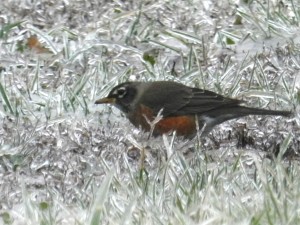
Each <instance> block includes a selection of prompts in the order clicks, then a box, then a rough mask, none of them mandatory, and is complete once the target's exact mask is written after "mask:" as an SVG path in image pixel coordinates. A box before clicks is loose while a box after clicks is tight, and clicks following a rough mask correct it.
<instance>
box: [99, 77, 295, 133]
mask: <svg viewBox="0 0 300 225" xmlns="http://www.w3.org/2000/svg"><path fill="white" fill-rule="evenodd" d="M242 102H243V101H241V100H237V99H231V98H227V97H224V96H222V95H219V94H216V93H214V92H212V91H207V90H203V89H199V88H192V87H188V86H185V85H183V84H180V83H176V82H172V81H155V82H125V83H122V84H119V85H118V86H116V87H114V88H113V89H112V90H111V91H110V93H109V94H108V96H107V97H105V98H101V99H99V100H97V101H96V102H95V104H106V103H110V104H113V105H114V106H116V107H117V108H119V109H120V110H121V111H122V112H124V113H125V115H126V117H127V118H128V119H129V120H130V122H131V123H132V124H133V125H134V126H136V127H141V128H142V129H143V130H145V131H150V129H151V126H150V124H151V123H149V121H153V120H154V119H155V118H156V116H157V115H158V113H159V112H161V119H160V120H159V121H158V122H157V123H156V124H155V127H154V129H153V133H152V134H153V135H154V136H158V135H162V134H164V133H169V132H171V131H176V135H178V136H183V137H185V138H193V137H194V136H195V135H196V134H197V130H199V129H197V128H200V130H201V129H202V133H201V135H202V136H204V135H206V134H207V133H209V132H210V131H211V129H212V128H213V127H214V126H215V125H218V124H220V123H222V122H224V121H226V120H230V119H234V118H238V117H242V116H247V115H250V114H253V115H276V116H290V115H291V112H289V111H275V110H267V109H258V108H249V107H245V106H241V105H240V104H241V103H242ZM161 110H162V111H161Z"/></svg>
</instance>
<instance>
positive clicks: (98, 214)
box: [88, 173, 113, 225]
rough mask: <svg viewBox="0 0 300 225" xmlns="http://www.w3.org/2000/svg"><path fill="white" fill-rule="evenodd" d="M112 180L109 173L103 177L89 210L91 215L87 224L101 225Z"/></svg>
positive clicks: (111, 174) (111, 175)
mask: <svg viewBox="0 0 300 225" xmlns="http://www.w3.org/2000/svg"><path fill="white" fill-rule="evenodd" d="M112 179H113V173H109V174H107V175H106V176H105V178H104V180H103V182H102V184H101V186H100V187H99V189H98V191H97V195H96V198H95V199H94V203H93V206H92V208H91V215H90V218H89V219H88V221H89V222H88V224H90V225H98V224H101V221H102V220H103V218H104V215H105V202H106V201H107V199H108V196H109V189H110V186H111V182H112Z"/></svg>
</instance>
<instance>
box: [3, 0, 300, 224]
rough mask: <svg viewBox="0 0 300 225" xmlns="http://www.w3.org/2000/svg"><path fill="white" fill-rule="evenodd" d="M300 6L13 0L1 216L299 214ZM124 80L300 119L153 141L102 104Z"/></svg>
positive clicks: (6, 26)
mask: <svg viewBox="0 0 300 225" xmlns="http://www.w3.org/2000/svg"><path fill="white" fill-rule="evenodd" d="M297 4H298V3H297V2H296V1H288V2H280V3H277V2H275V1H268V2H267V3H266V4H265V3H261V2H259V1H251V2H246V1H245V2H240V3H239V5H238V7H236V5H235V3H234V2H231V1H228V2H227V3H226V4H225V3H223V2H222V3H221V2H220V3H213V2H211V1H209V2H206V1H203V2H192V1H183V2H176V3H175V2H172V1H151V0H150V1H147V2H122V3H121V2H116V1H114V2H108V3H101V2H99V1H93V0H92V1H89V3H86V2H83V1H76V2H70V3H69V4H68V5H64V4H62V3H59V2H55V1H53V2H52V1H50V2H49V1H43V0H40V1H34V2H31V3H26V4H25V2H24V3H21V4H19V5H18V6H16V3H15V2H13V1H7V2H5V3H3V7H4V8H5V13H4V12H3V13H4V14H3V15H6V16H5V17H3V20H2V24H1V27H0V45H1V50H0V95H1V103H2V104H1V106H0V116H1V122H0V123H1V126H0V133H1V137H0V143H1V145H0V176H1V179H0V215H1V217H0V221H1V220H2V221H1V223H2V224H214V225H215V224H253V225H254V224H257V225H259V224H298V223H299V220H300V218H299V212H298V211H299V197H300V195H299V190H300V187H299V181H298V180H299V179H298V177H299V168H300V167H299V159H298V155H299V142H298V136H299V115H298V114H299V113H298V111H299V106H298V105H299V88H300V86H299V78H298V71H299V65H300V63H299V62H300V59H299V44H298V42H299V39H298V38H297V37H298V36H299V12H298V8H299V5H297ZM29 40H30V41H32V42H29ZM126 80H143V81H150V80H174V81H178V82H181V83H184V84H187V85H190V86H196V87H200V88H205V89H209V90H212V91H215V92H218V93H220V94H223V95H226V96H230V97H237V98H240V99H244V100H245V101H246V102H247V104H249V105H251V106H254V107H262V108H272V109H289V110H293V111H294V116H293V117H292V118H280V117H247V118H241V119H239V120H236V121H234V122H229V123H224V124H221V125H220V126H218V127H216V128H215V129H214V131H213V132H212V133H211V134H210V135H209V136H208V137H207V138H205V140H203V142H202V143H199V141H197V140H194V141H191V142H188V143H186V142H184V141H183V140H180V139H178V138H175V137H173V136H165V137H162V138H158V139H153V138H150V139H148V136H147V134H143V133H142V132H140V131H139V130H138V129H135V128H133V127H132V126H131V125H130V124H129V122H128V121H127V120H126V119H125V118H124V116H123V115H122V114H121V113H120V112H119V111H118V110H117V109H114V108H110V107H102V106H99V107H96V106H95V105H94V101H95V99H97V98H98V97H100V96H105V95H106V94H107V93H108V92H109V91H110V89H111V88H112V87H113V86H114V85H116V84H117V83H120V82H122V81H126ZM143 154H145V161H142V162H141V156H143ZM141 165H142V167H141Z"/></svg>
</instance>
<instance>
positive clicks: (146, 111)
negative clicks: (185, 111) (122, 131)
mask: <svg viewBox="0 0 300 225" xmlns="http://www.w3.org/2000/svg"><path fill="white" fill-rule="evenodd" d="M156 116H157V115H154V114H153V111H152V110H151V109H150V108H149V107H147V106H144V105H141V106H140V107H138V109H137V110H135V113H134V114H131V115H129V116H128V117H129V120H130V121H131V123H132V124H133V125H135V126H136V127H141V128H142V129H143V130H145V131H150V129H151V127H150V124H149V122H148V121H150V122H152V121H153V120H154V119H155V117H156ZM146 118H147V119H148V121H147V119H146ZM172 131H176V134H177V135H178V136H184V137H186V138H189V137H193V136H194V135H195V134H196V122H195V116H193V115H187V116H169V117H163V118H162V119H161V120H159V121H158V122H157V123H156V124H155V127H154V130H153V135H154V136H158V135H162V134H165V133H170V132H172Z"/></svg>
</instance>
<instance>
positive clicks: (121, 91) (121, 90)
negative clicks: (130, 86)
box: [114, 87, 127, 98]
mask: <svg viewBox="0 0 300 225" xmlns="http://www.w3.org/2000/svg"><path fill="white" fill-rule="evenodd" d="M126 93H127V91H126V88H125V87H120V88H118V89H117V90H115V91H114V94H115V95H117V96H118V98H123V97H124V96H125V95H126Z"/></svg>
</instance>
